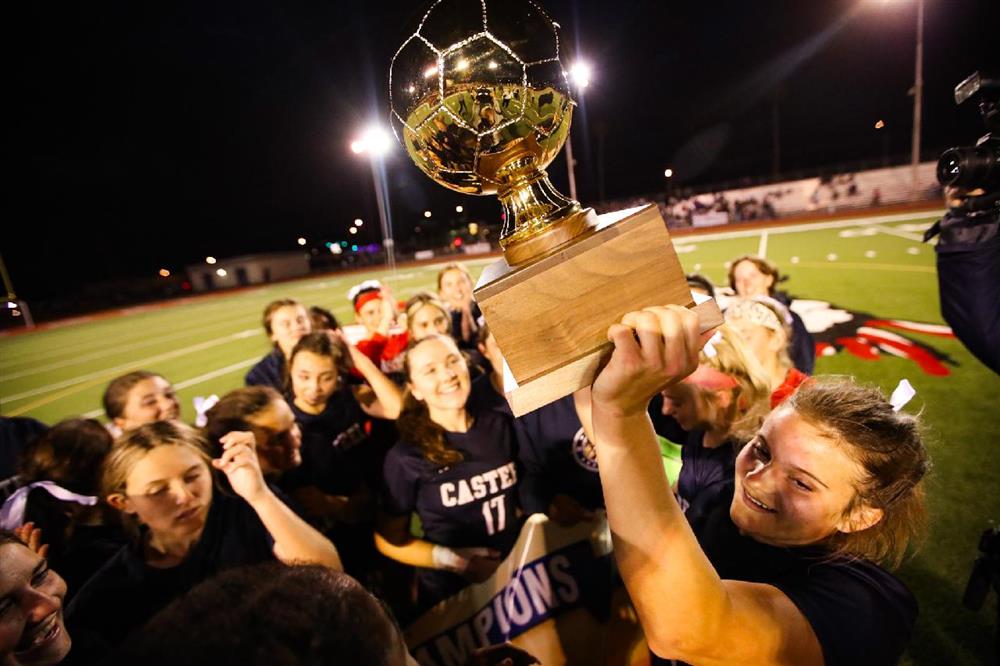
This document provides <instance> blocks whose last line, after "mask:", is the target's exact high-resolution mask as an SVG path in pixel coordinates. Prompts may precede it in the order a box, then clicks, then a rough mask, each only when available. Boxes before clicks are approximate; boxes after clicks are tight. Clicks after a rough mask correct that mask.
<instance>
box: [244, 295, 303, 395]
mask: <svg viewBox="0 0 1000 666" xmlns="http://www.w3.org/2000/svg"><path fill="white" fill-rule="evenodd" d="M263 323H264V332H265V333H266V334H267V337H268V339H269V340H270V341H271V342H272V343H274V349H272V350H271V353H270V354H268V355H267V356H265V357H264V358H262V359H261V360H260V361H259V362H258V363H257V365H255V366H253V367H252V368H250V372H248V373H247V374H246V378H245V379H244V382H245V383H246V385H247V386H270V387H271V388H273V389H275V390H276V391H284V390H285V361H286V360H287V359H288V355H289V354H290V353H291V352H292V347H294V346H295V343H296V342H298V341H299V339H301V338H302V336H303V335H305V334H306V333H309V332H310V331H312V321H311V320H310V318H309V313H308V312H306V309H305V307H303V305H302V304H301V303H299V302H298V301H297V300H295V299H294V298H281V299H278V300H276V301H271V302H270V303H268V304H267V306H266V307H265V308H264V316H263Z"/></svg>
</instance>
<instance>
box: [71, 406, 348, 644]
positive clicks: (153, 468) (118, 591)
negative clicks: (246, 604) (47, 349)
mask: <svg viewBox="0 0 1000 666" xmlns="http://www.w3.org/2000/svg"><path fill="white" fill-rule="evenodd" d="M222 447H223V452H222V455H221V456H220V457H219V458H216V459H214V460H213V459H210V458H209V456H208V454H207V453H206V450H207V443H206V442H205V440H204V439H203V438H202V437H201V435H199V434H198V432H197V431H196V430H194V429H193V428H191V427H189V426H186V425H184V424H183V423H180V422H177V421H157V422H155V423H149V424H146V425H144V426H140V427H139V428H136V429H134V430H131V431H129V432H127V433H126V434H125V435H124V436H123V437H122V438H121V439H120V440H118V442H116V444H115V447H114V449H113V450H112V452H111V454H110V455H109V456H108V457H107V458H106V460H105V462H104V465H103V468H102V475H101V476H102V480H101V486H102V495H103V496H104V499H105V500H106V501H107V503H108V504H109V505H111V506H112V507H113V508H115V509H117V510H118V511H120V512H121V513H122V516H123V518H124V519H125V521H126V526H127V527H129V528H131V530H132V534H133V541H132V542H131V543H130V544H128V545H127V546H125V547H123V548H122V549H121V550H120V551H118V553H117V554H116V555H115V556H114V557H113V558H112V559H111V560H110V561H109V562H108V563H107V564H106V565H105V566H104V567H103V568H102V569H101V570H100V571H98V572H97V574H96V575H95V576H94V577H93V578H91V579H90V581H88V583H87V584H86V585H85V586H84V587H83V589H81V590H80V591H79V593H78V594H77V596H76V597H75V598H74V599H73V602H72V603H71V604H70V607H69V611H68V613H67V616H68V618H69V624H70V627H71V631H72V633H73V634H74V635H78V636H83V637H85V639H86V644H87V645H88V654H86V655H85V656H86V659H89V660H90V661H86V660H85V659H83V658H81V657H83V655H78V654H74V657H75V658H77V659H78V660H79V661H80V662H81V663H96V662H97V661H99V659H100V657H101V656H102V653H106V651H107V650H108V649H110V648H112V647H113V646H115V645H117V644H119V643H120V642H121V641H122V640H124V639H125V638H126V637H128V636H129V634H131V633H132V632H133V631H135V630H136V629H138V628H139V627H141V626H142V625H143V624H144V623H145V622H146V621H147V620H148V619H149V618H150V617H152V616H153V615H154V614H155V613H156V612H157V611H159V610H160V609H162V608H163V607H164V606H166V605H167V604H168V603H170V601H172V600H173V599H174V598H176V597H177V596H179V595H181V594H183V593H185V592H186V591H188V590H190V589H191V588H192V587H194V586H195V585H197V584H198V583H199V582H201V581H202V580H204V579H206V578H208V577H210V576H211V575H213V574H215V573H217V572H219V571H221V570H223V569H228V568H230V567H235V566H242V565H247V564H254V563H257V562H265V561H270V560H272V559H278V560H281V561H283V562H286V563H292V562H301V563H310V562H311V563H316V564H323V565H326V566H330V567H334V568H338V569H339V568H340V558H339V557H338V556H337V551H336V549H335V548H334V547H333V544H331V543H330V542H329V541H327V540H326V539H325V538H324V537H323V536H322V535H321V534H319V532H317V531H316V530H314V529H313V528H312V527H310V526H309V525H308V524H306V523H305V522H304V521H303V520H302V519H301V518H299V517H298V516H297V515H295V513H293V512H292V511H291V510H290V509H289V508H288V507H287V506H286V505H285V504H283V503H282V502H281V501H280V500H279V499H278V498H277V497H276V496H275V495H274V493H273V492H272V491H271V489H270V488H269V487H268V485H267V484H266V483H265V482H264V478H263V475H262V474H261V470H260V465H259V463H258V460H257V455H256V452H255V442H254V437H253V434H252V433H249V432H232V433H229V434H227V435H225V436H224V437H223V438H222ZM213 469H214V470H219V471H220V472H222V473H223V474H225V476H226V479H227V481H228V483H229V486H230V487H231V488H232V491H233V492H234V493H235V496H233V495H229V494H228V493H223V492H218V491H216V489H215V487H214V483H213V472H212V470H213Z"/></svg>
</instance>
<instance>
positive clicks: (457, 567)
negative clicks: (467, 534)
mask: <svg viewBox="0 0 1000 666" xmlns="http://www.w3.org/2000/svg"><path fill="white" fill-rule="evenodd" d="M431 558H432V559H433V560H434V568H436V569H445V570H446V571H455V572H461V571H464V570H465V567H467V566H468V564H469V561H468V560H466V559H465V558H464V557H462V556H461V555H459V554H458V553H456V552H455V551H453V550H452V549H451V548H448V547H447V546H442V545H440V544H435V545H434V548H433V550H431Z"/></svg>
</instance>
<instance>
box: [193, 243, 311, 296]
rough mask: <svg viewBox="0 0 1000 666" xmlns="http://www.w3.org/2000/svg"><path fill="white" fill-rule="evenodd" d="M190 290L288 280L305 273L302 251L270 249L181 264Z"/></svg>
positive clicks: (306, 268)
mask: <svg viewBox="0 0 1000 666" xmlns="http://www.w3.org/2000/svg"><path fill="white" fill-rule="evenodd" d="M185 270H186V271H187V274H188V279H189V280H190V281H191V287H192V288H193V289H194V291H212V290H213V289H229V288H231V287H246V286H250V285H254V284H267V283H268V282H276V281H278V280H291V279H294V278H300V277H305V276H306V275H308V274H309V255H308V254H306V253H305V252H301V251H300V252H272V253H269V254H248V255H245V256H242V257H227V258H220V259H217V260H216V262H215V263H214V264H209V263H207V262H204V261H203V262H201V263H198V264H191V265H189V266H186V267H185Z"/></svg>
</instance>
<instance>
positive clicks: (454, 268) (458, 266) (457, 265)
mask: <svg viewBox="0 0 1000 666" xmlns="http://www.w3.org/2000/svg"><path fill="white" fill-rule="evenodd" d="M449 271H458V272H460V273H462V274H463V275H464V276H465V277H466V279H468V281H469V284H470V285H475V284H476V283H475V282H473V281H472V274H471V273H469V269H468V268H466V267H465V266H464V265H462V264H460V263H458V262H457V261H453V262H451V263H450V264H446V265H445V266H444V268H442V269H441V270H439V271H438V293H441V281H442V280H443V279H444V274H445V273H447V272H449Z"/></svg>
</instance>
